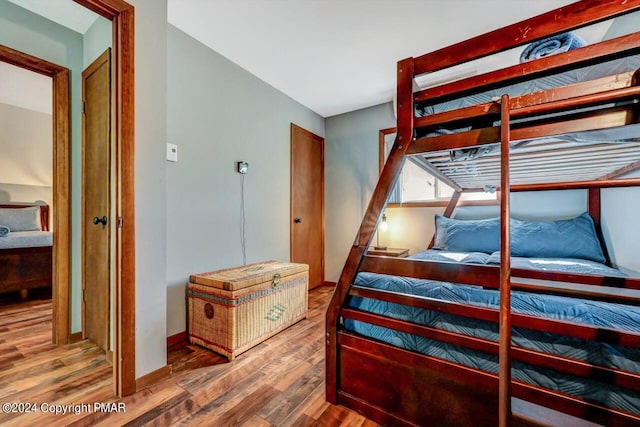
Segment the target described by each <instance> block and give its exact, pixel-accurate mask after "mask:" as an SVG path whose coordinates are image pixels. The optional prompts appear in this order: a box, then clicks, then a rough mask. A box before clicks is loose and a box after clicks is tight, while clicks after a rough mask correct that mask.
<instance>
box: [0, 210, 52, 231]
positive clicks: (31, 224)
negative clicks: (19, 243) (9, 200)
mask: <svg viewBox="0 0 640 427" xmlns="http://www.w3.org/2000/svg"><path fill="white" fill-rule="evenodd" d="M0 224H2V225H4V226H5V227H9V229H10V230H11V231H40V230H42V225H41V224H40V207H39V206H31V207H28V208H0Z"/></svg>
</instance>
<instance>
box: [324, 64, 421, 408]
mask: <svg viewBox="0 0 640 427" xmlns="http://www.w3.org/2000/svg"><path fill="white" fill-rule="evenodd" d="M413 75H414V72H413V58H407V59H403V60H402V61H399V62H398V80H397V91H398V92H397V93H398V132H397V134H396V140H395V142H394V143H393V148H392V149H391V152H390V153H389V158H388V159H387V161H386V163H385V165H384V168H383V169H382V174H381V175H380V179H379V180H378V183H377V184H376V188H375V190H374V192H373V195H372V196H371V200H370V201H369V206H368V208H367V211H366V213H365V215H364V218H363V220H362V224H361V225H360V229H359V230H358V234H357V235H356V239H355V242H354V244H353V246H352V247H351V250H350V252H349V256H348V257H347V261H346V263H345V266H344V268H343V269H342V273H341V274H340V278H339V279H338V283H337V285H336V288H335V290H334V292H333V297H332V298H331V302H330V303H329V307H328V308H327V313H326V342H325V344H326V398H327V401H328V402H330V403H334V404H335V403H338V387H339V384H338V372H339V371H340V367H339V366H338V333H337V330H338V327H337V326H338V324H339V316H340V310H341V309H342V306H343V304H344V301H345V298H346V297H347V293H348V292H349V288H350V287H351V284H352V283H353V279H354V278H355V276H356V274H357V272H358V268H359V267H360V263H361V262H362V258H363V256H364V254H365V252H366V250H367V248H368V246H369V244H370V243H371V241H372V239H373V235H374V233H375V230H376V228H377V226H378V222H379V221H380V216H381V214H382V211H383V209H384V207H385V206H386V204H387V199H388V198H389V193H390V192H391V190H392V189H393V186H394V184H395V183H396V181H397V179H398V176H399V175H400V171H401V170H402V165H403V162H404V156H405V154H406V152H407V149H408V148H409V146H410V145H411V142H412V141H413V119H414V114H415V113H414V111H413V85H412V81H413Z"/></svg>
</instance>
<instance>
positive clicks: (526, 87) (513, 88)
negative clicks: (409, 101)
mask: <svg viewBox="0 0 640 427" xmlns="http://www.w3.org/2000/svg"><path fill="white" fill-rule="evenodd" d="M638 68H640V55H632V56H628V57H625V58H619V59H614V60H611V61H607V62H603V63H600V64H595V65H589V66H586V67H581V68H577V69H575V70H569V71H565V72H562V73H558V74H554V75H551V76H545V77H540V78H535V79H531V80H527V81H525V82H520V83H516V84H512V85H508V86H501V87H498V88H495V89H491V90H486V91H483V92H479V93H473V94H471V95H468V96H465V97H462V98H456V99H451V100H448V101H445V102H440V103H435V104H427V103H420V104H418V105H416V115H417V116H418V117H421V116H426V115H429V114H434V113H441V112H443V111H449V110H455V109H458V108H463V107H469V106H472V105H477V104H483V103H485V102H491V100H492V99H494V98H496V97H497V98H500V97H501V96H502V95H503V94H505V93H506V94H509V96H512V97H513V96H519V95H524V94H527V93H533V92H539V91H542V90H548V89H553V88H557V87H562V86H566V85H569V84H572V83H577V82H583V81H588V80H594V79H598V78H601V77H606V76H611V75H614V74H620V73H625V72H628V71H635V70H637V69H638Z"/></svg>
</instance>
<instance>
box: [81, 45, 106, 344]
mask: <svg viewBox="0 0 640 427" xmlns="http://www.w3.org/2000/svg"><path fill="white" fill-rule="evenodd" d="M82 101H83V105H84V107H83V113H82V333H83V337H84V338H88V339H89V340H90V341H92V342H94V343H96V344H97V345H99V346H100V347H101V348H103V349H104V350H109V349H110V348H109V347H110V346H109V341H110V340H109V337H110V315H109V307H110V303H109V301H110V291H109V288H110V281H111V279H110V263H111V257H110V230H111V220H110V218H109V217H110V209H111V208H110V192H111V49H107V50H106V51H105V52H104V53H103V54H102V55H100V57H99V58H98V59H96V60H95V61H94V62H93V63H92V64H91V65H89V67H87V69H86V70H84V71H83V72H82Z"/></svg>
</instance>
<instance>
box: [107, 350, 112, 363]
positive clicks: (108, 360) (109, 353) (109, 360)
mask: <svg viewBox="0 0 640 427" xmlns="http://www.w3.org/2000/svg"><path fill="white" fill-rule="evenodd" d="M106 357H107V362H109V364H110V365H111V366H113V351H111V350H107V351H106Z"/></svg>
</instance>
